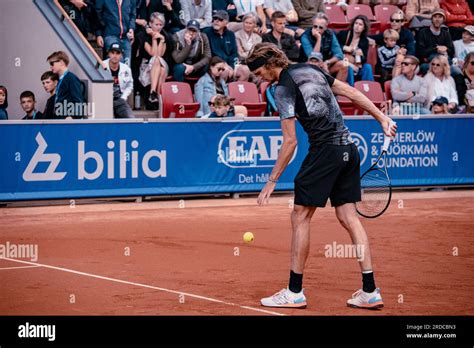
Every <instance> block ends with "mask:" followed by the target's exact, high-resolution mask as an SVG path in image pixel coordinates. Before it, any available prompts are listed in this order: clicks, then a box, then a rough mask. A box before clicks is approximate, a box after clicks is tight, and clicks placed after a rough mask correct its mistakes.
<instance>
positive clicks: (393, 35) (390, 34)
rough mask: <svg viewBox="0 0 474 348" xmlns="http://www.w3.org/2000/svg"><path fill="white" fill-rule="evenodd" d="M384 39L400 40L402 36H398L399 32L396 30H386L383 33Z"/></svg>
mask: <svg viewBox="0 0 474 348" xmlns="http://www.w3.org/2000/svg"><path fill="white" fill-rule="evenodd" d="M383 38H384V39H393V40H398V39H399V38H400V35H399V34H398V31H396V30H395V29H386V30H385V31H384V32H383Z"/></svg>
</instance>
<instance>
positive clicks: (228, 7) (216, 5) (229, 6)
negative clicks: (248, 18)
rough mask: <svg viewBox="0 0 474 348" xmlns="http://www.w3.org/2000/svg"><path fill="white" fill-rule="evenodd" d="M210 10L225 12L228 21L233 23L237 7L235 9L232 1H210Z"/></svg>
mask: <svg viewBox="0 0 474 348" xmlns="http://www.w3.org/2000/svg"><path fill="white" fill-rule="evenodd" d="M212 10H213V11H218V10H224V11H227V13H228V14H229V20H230V21H235V18H236V17H237V7H235V4H234V0H212Z"/></svg>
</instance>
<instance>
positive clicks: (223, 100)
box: [202, 94, 247, 118]
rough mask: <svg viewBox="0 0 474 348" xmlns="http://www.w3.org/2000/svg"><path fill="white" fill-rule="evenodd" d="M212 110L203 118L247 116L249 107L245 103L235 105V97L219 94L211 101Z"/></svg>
mask: <svg viewBox="0 0 474 348" xmlns="http://www.w3.org/2000/svg"><path fill="white" fill-rule="evenodd" d="M209 108H210V110H211V112H210V113H209V114H207V115H204V116H202V118H219V117H234V116H247V108H246V107H245V106H243V105H233V99H231V98H229V97H228V96H226V95H222V94H218V95H215V96H213V97H212V98H211V100H210V101H209Z"/></svg>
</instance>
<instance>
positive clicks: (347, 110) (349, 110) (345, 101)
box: [337, 96, 356, 116]
mask: <svg viewBox="0 0 474 348" xmlns="http://www.w3.org/2000/svg"><path fill="white" fill-rule="evenodd" d="M337 103H338V104H339V108H340V109H341V111H342V113H343V114H344V115H347V116H352V115H355V114H356V107H355V106H354V103H352V102H351V101H350V99H349V98H347V97H343V96H337Z"/></svg>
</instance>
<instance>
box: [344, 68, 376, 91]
mask: <svg viewBox="0 0 474 348" xmlns="http://www.w3.org/2000/svg"><path fill="white" fill-rule="evenodd" d="M356 79H357V81H374V74H373V73H372V65H370V64H369V63H365V64H363V65H362V67H361V68H360V69H359V71H358V72H357V74H356V75H355V76H354V70H353V69H352V67H350V66H349V68H348V72H347V83H349V85H351V86H352V87H354V82H355V80H356Z"/></svg>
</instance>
